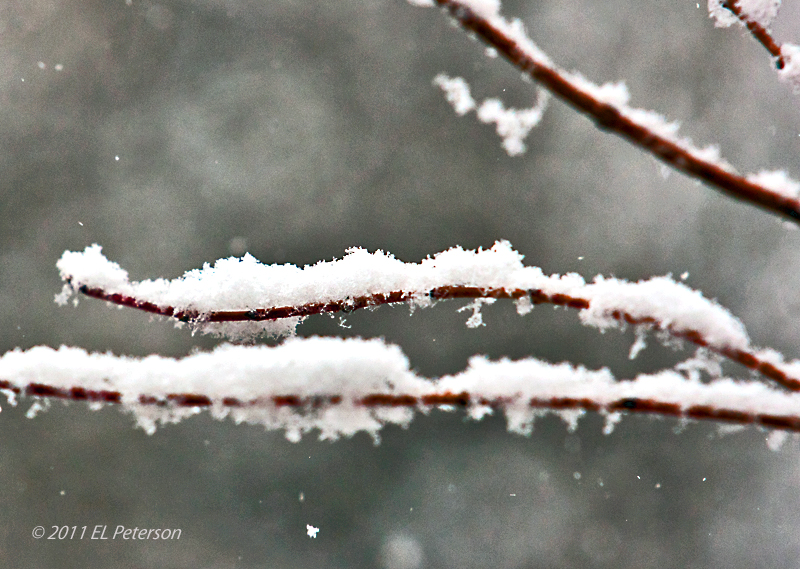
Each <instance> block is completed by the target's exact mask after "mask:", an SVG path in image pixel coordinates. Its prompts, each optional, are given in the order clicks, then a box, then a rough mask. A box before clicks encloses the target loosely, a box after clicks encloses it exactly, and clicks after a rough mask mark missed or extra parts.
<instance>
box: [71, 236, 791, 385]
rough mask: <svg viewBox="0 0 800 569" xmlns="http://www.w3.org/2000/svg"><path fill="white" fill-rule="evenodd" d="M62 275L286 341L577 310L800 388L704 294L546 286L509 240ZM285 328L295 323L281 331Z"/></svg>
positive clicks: (135, 303) (670, 284)
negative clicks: (470, 317)
mask: <svg viewBox="0 0 800 569" xmlns="http://www.w3.org/2000/svg"><path fill="white" fill-rule="evenodd" d="M58 266H59V269H60V271H61V276H62V278H64V279H65V280H66V281H67V283H68V284H67V285H65V292H64V293H62V294H61V295H59V297H58V300H59V301H60V302H65V301H66V295H68V294H71V293H72V292H74V291H78V292H81V293H83V294H86V295H88V296H91V297H93V298H98V299H101V300H106V301H108V302H112V303H114V304H117V305H120V306H128V307H131V308H137V309H139V310H144V311H146V312H150V313H154V314H160V315H163V316H170V317H173V318H176V319H178V320H181V321H184V322H189V323H191V324H192V325H194V326H195V327H197V328H198V329H200V330H202V331H204V332H210V333H215V334H225V335H229V336H231V335H232V336H244V335H247V334H249V335H253V334H256V333H258V332H272V333H280V332H286V331H290V330H292V329H293V327H294V324H295V323H296V322H297V321H298V319H300V318H304V317H306V316H310V315H313V314H324V313H334V312H352V311H354V310H357V309H359V308H367V307H375V306H379V305H382V304H392V303H399V302H405V303H410V304H412V305H416V306H426V305H428V304H430V303H432V302H433V301H435V300H442V299H450V298H473V299H500V298H505V299H513V300H516V301H517V310H518V312H520V313H521V314H525V313H527V312H529V311H530V309H531V307H532V306H533V305H536V304H551V305H555V306H567V307H570V308H574V309H577V310H579V311H580V318H581V321H582V322H583V323H584V324H587V325H590V326H595V327H598V328H600V329H605V328H608V327H614V326H620V325H627V324H630V325H634V326H640V327H647V328H651V329H655V330H659V331H663V332H666V333H668V334H670V335H671V336H672V337H675V338H679V339H683V340H688V341H690V342H692V343H693V344H695V345H697V346H701V347H704V348H707V349H709V350H711V351H713V352H715V353H717V354H719V355H722V356H724V357H726V358H729V359H731V360H733V361H735V362H738V363H740V364H742V365H744V366H745V367H747V368H749V369H752V370H755V371H758V372H760V373H761V374H762V375H764V376H765V377H768V378H770V379H772V380H774V381H775V382H777V383H778V384H780V385H781V386H783V387H784V388H787V389H790V390H793V391H798V390H800V364H797V363H787V362H784V360H783V358H782V357H781V356H780V355H779V354H777V353H775V352H773V351H769V350H760V349H757V348H755V347H753V346H752V345H751V343H750V340H749V338H748V337H747V333H746V331H745V329H744V326H743V325H742V323H741V322H740V321H739V320H738V319H736V318H735V317H734V316H733V315H731V314H730V313H729V312H728V311H727V310H725V309H724V308H722V307H721V306H719V305H718V304H717V303H715V302H712V301H710V300H708V299H706V298H704V297H703V296H702V294H700V293H699V292H698V291H695V290H692V289H690V288H688V287H687V286H685V285H683V284H682V283H678V282H675V281H674V280H672V279H671V278H669V277H656V278H652V279H649V280H647V281H641V282H638V283H631V282H627V281H624V280H619V279H606V278H602V277H597V278H595V280H594V282H592V283H586V282H585V281H584V280H583V278H581V277H580V276H578V275H576V274H569V275H563V276H562V275H550V276H547V275H544V273H543V272H542V271H541V270H540V269H539V268H537V267H525V266H524V265H523V264H522V256H521V255H519V253H517V252H516V251H514V250H513V249H512V248H511V246H510V244H508V243H506V242H498V243H496V244H495V245H494V247H492V249H490V250H478V251H464V250H463V249H460V248H456V249H451V250H449V251H445V252H442V253H438V254H437V255H434V256H433V257H432V258H428V259H425V260H424V261H422V263H418V264H417V263H403V262H402V261H399V260H397V259H395V258H394V257H392V256H391V255H387V254H386V253H383V252H380V251H379V252H376V253H372V254H370V253H367V252H366V251H364V250H363V249H351V250H349V251H348V254H347V255H346V256H345V257H344V258H343V259H341V260H338V261H330V262H320V263H317V264H316V265H313V266H308V267H304V268H303V269H300V268H299V267H295V266H294V265H280V266H278V265H272V266H267V265H262V264H260V263H258V261H256V260H255V259H254V258H253V257H250V256H245V257H243V258H241V259H236V258H230V259H220V260H219V261H217V262H216V263H215V264H214V265H213V266H210V265H206V267H204V269H202V270H195V271H190V272H188V273H186V274H185V275H184V276H183V277H181V278H180V279H176V280H174V281H165V280H161V279H159V280H157V281H143V282H140V283H136V282H133V283H132V282H130V281H129V280H128V276H127V273H126V272H125V271H124V270H122V269H121V268H120V267H119V265H117V264H116V263H112V262H110V261H109V260H108V259H106V258H105V256H103V254H102V252H101V248H100V247H99V246H97V245H94V246H92V247H87V248H86V250H85V251H84V252H82V253H74V252H65V253H64V255H63V256H62V258H61V260H60V261H59V262H58ZM226 304H227V305H228V306H229V307H230V309H225V308H224V306H225V305H226ZM281 319H283V320H290V324H287V325H284V326H283V327H282V328H279V329H277V330H276V329H275V328H274V327H273V328H271V326H273V323H275V322H277V321H279V320H281ZM291 319H295V320H291ZM226 327H227V328H226Z"/></svg>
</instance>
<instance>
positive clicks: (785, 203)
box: [412, 0, 800, 223]
mask: <svg viewBox="0 0 800 569" xmlns="http://www.w3.org/2000/svg"><path fill="white" fill-rule="evenodd" d="M435 3H436V4H438V5H439V6H441V7H442V8H444V9H445V10H446V11H447V12H448V13H449V14H450V15H451V16H452V17H453V18H455V20H456V21H458V23H459V24H460V25H461V26H462V27H463V28H464V29H465V30H467V31H469V32H472V33H475V34H476V35H477V36H478V37H480V38H481V39H482V40H483V41H484V42H486V43H487V44H488V45H489V46H491V47H492V48H494V50H496V51H497V52H498V53H501V54H502V55H503V56H504V57H505V58H506V59H507V60H508V61H509V62H511V63H512V64H513V65H515V66H516V67H517V68H519V69H520V70H521V71H522V72H523V73H525V74H526V75H529V76H530V77H531V78H533V79H534V80H536V81H537V82H538V83H539V84H541V85H542V86H543V87H544V88H546V89H547V90H548V91H550V92H551V93H552V94H553V95H555V96H556V97H558V98H560V99H561V100H563V101H564V102H566V103H567V104H569V105H571V106H572V107H574V108H575V109H577V110H578V111H580V112H582V113H584V114H586V115H587V116H588V117H589V118H591V119H592V120H593V121H594V122H595V123H596V125H597V126H598V127H599V128H601V129H603V130H608V131H610V132H613V133H615V134H617V135H619V136H622V137H623V138H626V139H627V140H629V141H630V142H631V143H633V144H635V145H637V146H639V147H641V148H643V149H645V150H647V151H648V152H650V153H651V154H652V155H654V156H655V157H656V158H658V159H659V160H662V161H663V162H665V163H667V164H669V165H670V166H672V167H673V168H675V169H677V170H680V171H682V172H684V173H686V174H688V175H690V176H693V177H695V178H698V179H700V180H703V181H705V182H706V183H708V184H710V185H711V186H712V187H714V188H716V189H718V190H720V191H721V192H723V193H725V194H727V195H728V196H730V197H733V198H736V199H740V200H743V201H746V202H749V203H751V204H753V205H757V206H759V207H761V208H763V209H766V210H767V211H770V212H772V213H775V214H779V215H782V216H784V217H787V218H789V219H791V220H792V221H794V222H795V223H800V195H798V188H800V185H798V184H797V182H795V181H794V180H791V179H790V178H789V177H788V176H787V175H786V174H785V173H784V172H782V171H781V172H771V173H770V172H762V173H761V174H758V175H750V176H742V175H740V174H738V173H737V172H736V170H735V169H734V168H733V167H732V166H731V165H730V164H729V163H728V162H727V161H725V160H724V159H722V158H721V157H720V155H719V149H718V148H717V147H716V146H706V147H705V148H698V147H696V146H695V145H694V144H693V143H692V141H691V140H690V139H689V138H686V137H680V136H678V134H677V131H678V125H677V124H676V123H669V122H667V121H666V119H665V118H664V117H662V116H661V115H659V114H657V113H655V112H653V111H648V110H643V109H636V108H633V107H630V106H628V101H629V98H630V97H629V94H628V90H627V88H626V87H625V85H624V84H623V83H608V84H605V85H602V86H598V85H595V84H594V83H592V82H590V81H589V80H587V79H586V78H584V77H583V76H581V75H580V74H579V73H570V72H567V71H564V70H562V69H559V68H558V67H557V66H556V65H555V64H554V63H553V62H552V61H551V60H550V58H549V57H548V56H547V55H546V54H545V53H544V52H542V50H541V49H539V48H538V47H537V46H536V44H534V43H533V41H532V40H531V39H530V37H528V35H527V33H526V32H525V29H524V26H523V24H522V22H521V21H520V20H517V19H514V20H506V19H505V18H504V17H503V16H501V15H500V12H499V10H500V2H499V1H498V0H435ZM412 4H416V5H425V6H427V5H433V0H432V1H431V2H427V1H420V0H415V1H412ZM784 48H786V46H784ZM787 49H788V48H787ZM791 53H792V54H796V56H795V55H793V56H792V63H791V65H788V64H787V65H786V66H785V67H784V70H782V73H795V71H794V70H796V69H797V68H800V48H798V49H797V51H796V52H795V51H792V52H791ZM783 55H784V56H786V53H783ZM795 62H796V63H795ZM787 69H791V71H787ZM473 104H474V103H473ZM467 110H469V109H467ZM457 111H458V109H457ZM463 112H466V111H463ZM459 114H463V113H462V112H459ZM762 174H780V175H781V176H782V179H784V180H785V181H786V183H780V184H779V183H775V184H771V185H766V184H763V183H759V182H758V181H754V179H755V178H756V177H757V176H760V175H762ZM772 179H773V180H774V179H777V176H773V178H772Z"/></svg>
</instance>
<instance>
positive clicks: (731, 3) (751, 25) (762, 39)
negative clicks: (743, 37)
mask: <svg viewBox="0 0 800 569" xmlns="http://www.w3.org/2000/svg"><path fill="white" fill-rule="evenodd" d="M722 6H723V7H724V8H726V9H727V10H730V11H731V12H732V13H733V14H734V15H735V16H736V17H737V18H739V20H741V22H742V23H743V24H744V25H745V26H746V27H747V29H748V30H750V33H751V34H752V35H753V37H754V38H755V39H756V41H757V42H758V43H760V44H761V45H762V46H764V48H765V49H766V50H767V51H768V52H769V53H770V55H772V57H774V58H776V59H775V67H777V68H778V69H783V67H784V65H786V62H785V60H784V58H783V55H782V53H781V45H780V44H779V43H778V42H776V41H775V40H774V39H773V37H772V35H770V33H769V31H768V30H767V29H766V28H764V26H762V25H761V24H759V23H758V22H756V21H755V20H753V19H751V18H750V17H748V16H747V14H745V13H744V11H743V10H742V8H741V7H740V6H739V0H723V2H722Z"/></svg>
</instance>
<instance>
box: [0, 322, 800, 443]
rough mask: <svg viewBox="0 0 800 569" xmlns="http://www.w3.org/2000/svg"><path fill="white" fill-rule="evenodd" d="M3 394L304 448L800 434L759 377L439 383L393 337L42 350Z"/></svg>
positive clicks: (8, 363) (783, 401) (474, 368)
mask: <svg viewBox="0 0 800 569" xmlns="http://www.w3.org/2000/svg"><path fill="white" fill-rule="evenodd" d="M0 390H3V391H4V392H5V393H6V394H7V395H8V396H9V399H10V401H11V402H12V403H14V404H16V399H15V398H16V396H17V395H26V396H36V397H38V398H40V399H39V400H37V402H36V403H35V404H34V406H33V407H32V408H31V411H30V414H35V413H36V412H38V411H39V410H40V409H41V408H42V401H49V400H50V399H52V398H57V399H67V400H78V401H88V402H91V403H93V404H94V405H95V406H97V405H99V404H103V403H116V404H121V405H122V406H124V407H125V408H126V409H127V410H128V411H130V412H131V413H133V414H134V415H135V417H136V420H137V423H138V425H139V426H140V427H142V428H144V429H146V430H147V431H148V432H150V433H152V432H154V431H155V428H156V425H157V424H158V423H161V424H167V423H176V422H178V421H179V420H181V419H183V418H186V417H188V416H191V415H195V414H197V413H199V412H200V411H202V410H206V409H207V410H209V411H210V413H211V414H212V416H213V417H215V418H217V419H224V418H226V417H231V418H232V419H233V420H234V421H236V422H237V423H251V424H261V425H264V427H265V428H267V429H280V430H284V431H285V432H286V436H287V438H289V439H290V440H293V441H297V440H299V439H300V437H301V436H302V435H303V434H305V433H308V432H309V431H312V430H315V429H316V430H319V436H320V438H322V439H336V438H338V437H340V436H351V435H353V434H355V433H357V432H360V431H364V432H367V433H369V434H371V435H372V436H373V437H374V438H376V440H377V434H378V431H379V430H380V429H381V428H382V427H383V426H384V425H386V424H398V425H402V426H406V425H407V424H408V423H409V422H410V421H411V419H412V418H413V411H422V412H428V411H429V410H430V409H431V408H435V407H438V408H442V406H445V408H455V407H460V408H465V409H466V410H467V412H468V414H469V416H470V417H471V418H473V419H476V420H477V419H481V418H482V417H484V416H486V415H489V414H492V413H493V412H494V411H495V410H500V411H502V412H503V413H504V414H505V416H506V420H507V423H508V429H509V430H510V431H512V432H516V433H522V434H528V433H530V432H531V430H532V428H533V422H534V419H535V418H536V417H538V416H541V415H542V414H543V413H547V412H556V413H558V414H560V416H561V417H562V419H564V421H565V422H567V424H568V426H569V427H570V428H571V429H574V428H575V427H576V426H577V421H578V419H579V418H580V417H581V416H582V415H583V414H584V413H585V412H586V411H592V412H599V413H603V414H605V416H606V427H605V429H604V432H606V433H609V432H611V430H612V429H613V427H614V424H615V423H617V422H618V421H619V420H620V418H621V414H622V413H629V412H639V413H649V414H655V415H664V416H671V417H679V418H685V419H710V420H714V421H720V422H723V423H734V424H742V425H746V424H758V425H762V426H765V427H769V428H774V429H783V430H789V431H800V394H796V393H787V392H783V391H777V390H775V389H772V388H770V387H768V386H766V385H763V384H760V383H756V382H735V381H733V380H730V379H717V380H715V381H713V382H711V383H701V382H700V381H697V380H695V379H689V378H687V377H686V376H685V375H683V374H681V373H679V372H676V371H672V370H670V371H663V372H660V373H657V374H653V375H641V376H639V377H637V378H636V379H635V380H633V381H617V380H615V378H614V377H613V376H612V374H611V373H610V372H609V371H608V370H607V369H601V370H597V371H590V370H587V369H585V368H583V367H575V366H572V365H570V364H566V363H562V364H555V365H554V364H550V363H546V362H542V361H540V360H536V359H533V358H528V359H524V360H519V361H510V360H500V361H494V362H493V361H489V360H487V359H486V358H483V357H473V358H472V359H471V360H470V362H469V366H468V367H467V369H465V370H464V371H462V372H461V373H457V374H455V375H450V376H445V377H442V378H440V379H437V380H429V379H426V378H423V377H420V376H418V375H417V374H415V373H414V372H413V371H411V369H410V367H409V362H408V360H407V358H406V357H405V355H404V354H403V353H402V352H401V351H400V349H399V348H398V347H397V346H391V345H387V344H385V343H384V342H383V341H381V340H360V339H339V338H309V339H299V338H293V339H290V340H287V341H286V342H284V343H283V344H282V345H280V346H277V347H267V346H232V345H223V346H220V347H218V348H217V349H215V350H214V351H212V352H209V353H198V354H194V355H190V356H187V357H185V358H183V359H177V360H176V359H173V358H166V357H161V356H148V357H146V358H143V359H136V358H126V357H118V356H114V355H111V354H88V353H86V352H85V351H84V350H82V349H79V348H65V347H62V348H60V349H58V350H54V349H52V348H48V347H37V348H33V349H31V350H28V351H21V350H14V351H12V352H8V353H6V354H5V355H3V356H2V357H0Z"/></svg>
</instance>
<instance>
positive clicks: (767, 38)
mask: <svg viewBox="0 0 800 569" xmlns="http://www.w3.org/2000/svg"><path fill="white" fill-rule="evenodd" d="M780 5H781V1H780V0H708V13H709V15H710V16H711V17H712V18H713V19H714V25H715V26H717V27H718V28H727V27H729V26H731V25H733V24H737V23H738V24H739V25H741V26H743V27H745V28H747V29H748V30H749V31H750V33H751V34H752V36H753V37H754V38H755V39H756V41H757V42H758V43H760V44H761V45H762V46H763V47H764V48H765V49H766V50H767V51H768V52H769V53H770V55H772V57H773V59H774V60H775V67H776V68H777V69H778V76H779V77H780V79H781V81H784V82H786V83H792V84H793V85H794V88H795V91H800V46H797V45H793V44H790V43H785V44H783V45H781V44H779V43H778V42H776V41H775V39H774V38H773V37H772V35H771V34H770V31H769V29H770V25H771V24H772V21H773V20H774V19H775V17H776V16H777V15H778V9H779V8H780Z"/></svg>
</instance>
